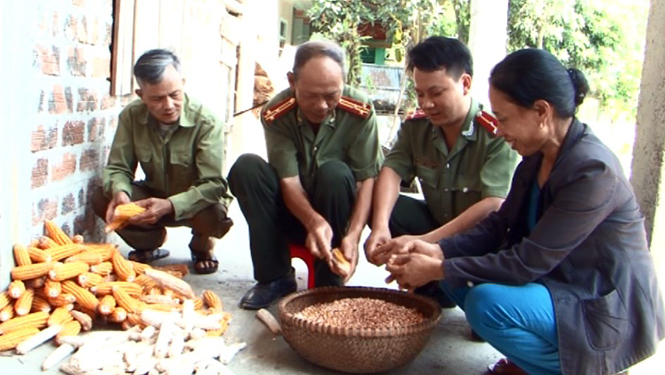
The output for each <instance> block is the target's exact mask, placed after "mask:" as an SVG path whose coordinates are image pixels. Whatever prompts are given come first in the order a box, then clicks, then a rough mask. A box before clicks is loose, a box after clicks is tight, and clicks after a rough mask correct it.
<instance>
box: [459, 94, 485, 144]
mask: <svg viewBox="0 0 665 375" xmlns="http://www.w3.org/2000/svg"><path fill="white" fill-rule="evenodd" d="M481 109H482V105H481V104H480V103H478V102H477V101H476V100H475V99H473V98H471V106H470V107H469V112H468V113H467V114H466V118H465V119H464V125H462V131H461V132H460V135H461V136H462V137H464V138H465V139H466V140H467V141H475V140H477V139H478V131H477V130H476V128H477V126H476V121H475V119H476V114H477V113H478V111H480V110H481Z"/></svg>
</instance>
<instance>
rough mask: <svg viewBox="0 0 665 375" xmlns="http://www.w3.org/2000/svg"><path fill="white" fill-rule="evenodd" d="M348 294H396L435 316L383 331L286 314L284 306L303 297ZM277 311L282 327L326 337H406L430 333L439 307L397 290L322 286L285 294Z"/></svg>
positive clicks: (439, 310) (381, 329) (436, 304)
mask: <svg viewBox="0 0 665 375" xmlns="http://www.w3.org/2000/svg"><path fill="white" fill-rule="evenodd" d="M349 291H358V292H371V293H377V294H383V295H398V296H401V297H405V296H406V297H408V298H411V299H416V300H419V301H421V302H423V303H425V304H427V305H429V306H431V307H432V308H433V310H434V311H435V313H434V316H432V317H425V320H424V321H423V322H421V323H418V324H415V325H411V326H407V327H387V328H379V329H376V328H351V327H339V326H333V325H330V324H326V323H317V322H313V321H309V320H306V319H303V318H297V317H296V316H295V314H293V313H290V312H287V311H286V305H287V304H289V303H290V302H291V301H293V300H295V299H298V298H301V297H303V296H306V295H310V294H324V293H325V294H329V293H335V292H349ZM351 298H353V297H351ZM357 298H360V297H357ZM277 308H278V312H279V319H280V322H281V324H282V325H284V324H285V323H286V324H291V325H293V326H295V327H297V328H301V329H306V330H308V331H314V332H320V333H325V334H328V335H333V336H343V337H362V338H380V337H396V336H409V335H413V334H416V333H421V332H424V331H428V330H430V329H431V328H432V327H433V326H434V325H436V324H437V323H438V321H439V319H440V318H441V306H440V305H439V304H438V303H436V302H435V301H433V300H431V299H429V298H426V297H423V296H419V295H417V294H413V293H407V292H403V291H399V290H393V289H387V288H375V287H364V286H342V287H334V286H326V287H318V288H312V289H307V290H303V291H300V292H296V293H292V294H289V295H288V296H286V297H284V298H282V299H281V300H280V301H279V303H278V306H277Z"/></svg>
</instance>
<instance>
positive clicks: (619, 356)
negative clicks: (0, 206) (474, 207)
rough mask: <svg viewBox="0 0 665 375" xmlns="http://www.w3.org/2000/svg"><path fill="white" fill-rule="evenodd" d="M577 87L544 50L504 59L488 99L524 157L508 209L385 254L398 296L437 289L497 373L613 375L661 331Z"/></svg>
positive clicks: (631, 207)
mask: <svg viewBox="0 0 665 375" xmlns="http://www.w3.org/2000/svg"><path fill="white" fill-rule="evenodd" d="M587 91H588V86H587V83H586V80H585V79H584V76H583V75H582V73H581V72H579V71H578V70H575V69H569V70H566V69H565V68H564V67H563V66H562V65H561V63H560V62H559V61H558V60H557V59H556V58H555V57H554V56H552V55H551V54H549V53H548V52H545V51H543V50H536V49H525V50H520V51H517V52H514V53H512V54H510V55H509V56H507V57H506V58H505V59H504V60H503V61H502V62H500V63H499V64H498V65H497V66H496V67H495V68H494V69H493V71H492V74H491V77H490V102H491V104H492V110H493V112H494V114H495V115H496V117H497V119H498V124H497V125H498V130H499V133H498V134H499V136H502V137H503V138H504V139H505V140H506V142H508V143H510V145H511V146H512V147H513V148H514V149H515V150H517V151H518V152H519V153H520V154H521V155H522V156H523V157H524V159H523V161H522V163H521V164H520V165H519V167H518V168H517V170H516V172H515V176H514V178H513V183H512V187H511V191H510V193H509V195H508V197H507V198H506V201H505V202H504V204H503V205H502V207H501V209H500V210H499V211H497V212H494V213H492V214H491V215H490V216H489V217H488V218H487V219H485V220H484V221H482V222H480V223H479V224H478V225H476V226H475V227H474V228H472V229H471V230H469V231H468V232H466V233H464V234H460V235H457V236H454V237H450V238H447V239H444V240H442V241H441V242H439V244H428V243H425V242H421V241H413V242H411V243H409V244H407V245H405V247H404V248H402V249H400V251H399V253H397V254H385V258H384V259H385V260H387V266H386V269H387V270H388V271H390V272H391V273H392V277H393V278H395V279H396V280H397V282H398V283H399V285H400V286H401V287H403V288H406V289H409V290H412V289H414V288H415V287H418V286H420V285H423V284H425V283H427V282H429V281H431V280H442V281H441V286H442V287H443V288H444V290H446V291H447V292H448V294H450V295H451V297H452V298H453V299H454V300H455V301H456V302H457V304H458V305H459V306H460V307H461V308H463V309H464V311H465V313H466V316H467V319H468V321H469V324H470V325H471V327H472V328H473V329H474V331H475V332H476V333H478V334H479V335H480V336H481V337H483V338H484V339H485V340H487V342H489V343H490V344H492V345H493V346H494V347H495V348H497V350H499V351H501V352H502V353H503V354H504V355H506V356H507V358H508V361H503V362H500V364H498V365H495V366H492V370H493V371H495V372H496V373H514V374H517V373H520V372H521V370H520V369H522V370H524V371H526V372H527V373H529V374H574V375H579V374H614V373H617V372H620V371H622V370H624V369H627V368H629V367H630V366H632V365H634V364H635V363H637V362H639V361H641V360H643V359H645V358H647V357H649V356H651V355H652V354H653V353H654V352H655V351H656V347H657V344H658V342H659V341H660V340H662V339H663V337H664V336H665V313H664V310H663V300H662V297H661V295H660V292H659V289H658V282H657V280H656V272H655V269H654V265H653V260H652V257H651V254H650V252H649V249H648V246H647V240H646V235H645V230H644V219H643V217H642V215H641V214H640V211H639V206H638V204H637V201H636V199H635V195H634V193H633V190H632V188H631V186H630V184H629V183H628V181H627V179H626V177H625V175H624V173H623V171H622V169H621V165H620V164H619V161H618V160H617V158H616V157H615V155H614V154H613V153H612V152H611V151H610V150H609V149H608V148H607V147H606V146H605V145H604V144H603V143H602V142H601V141H600V140H599V139H598V138H597V137H596V136H595V135H594V134H593V133H592V131H591V129H589V127H588V126H587V125H585V124H582V123H581V122H579V121H578V120H577V119H576V118H575V111H576V107H577V106H578V105H579V104H581V103H582V101H583V100H584V96H585V94H586V93H587ZM502 371H503V372H502Z"/></svg>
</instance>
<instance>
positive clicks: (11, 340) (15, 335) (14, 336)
mask: <svg viewBox="0 0 665 375" xmlns="http://www.w3.org/2000/svg"><path fill="white" fill-rule="evenodd" d="M37 333H39V329H37V328H35V327H26V328H21V329H17V330H15V331H13V332H9V333H7V334H4V335H2V336H0V351H5V350H9V349H14V348H15V347H16V345H18V344H19V343H21V341H24V340H26V339H28V338H30V337H32V336H34V335H36V334H37Z"/></svg>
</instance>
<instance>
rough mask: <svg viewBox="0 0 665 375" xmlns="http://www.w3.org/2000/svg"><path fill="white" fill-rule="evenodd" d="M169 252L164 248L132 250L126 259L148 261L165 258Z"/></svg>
mask: <svg viewBox="0 0 665 375" xmlns="http://www.w3.org/2000/svg"><path fill="white" fill-rule="evenodd" d="M170 254H171V253H170V252H169V251H168V250H166V249H156V250H132V251H130V252H129V254H127V259H129V260H132V261H134V262H139V263H150V262H154V261H156V260H158V259H162V258H166V257H167V256H169V255H170Z"/></svg>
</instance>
